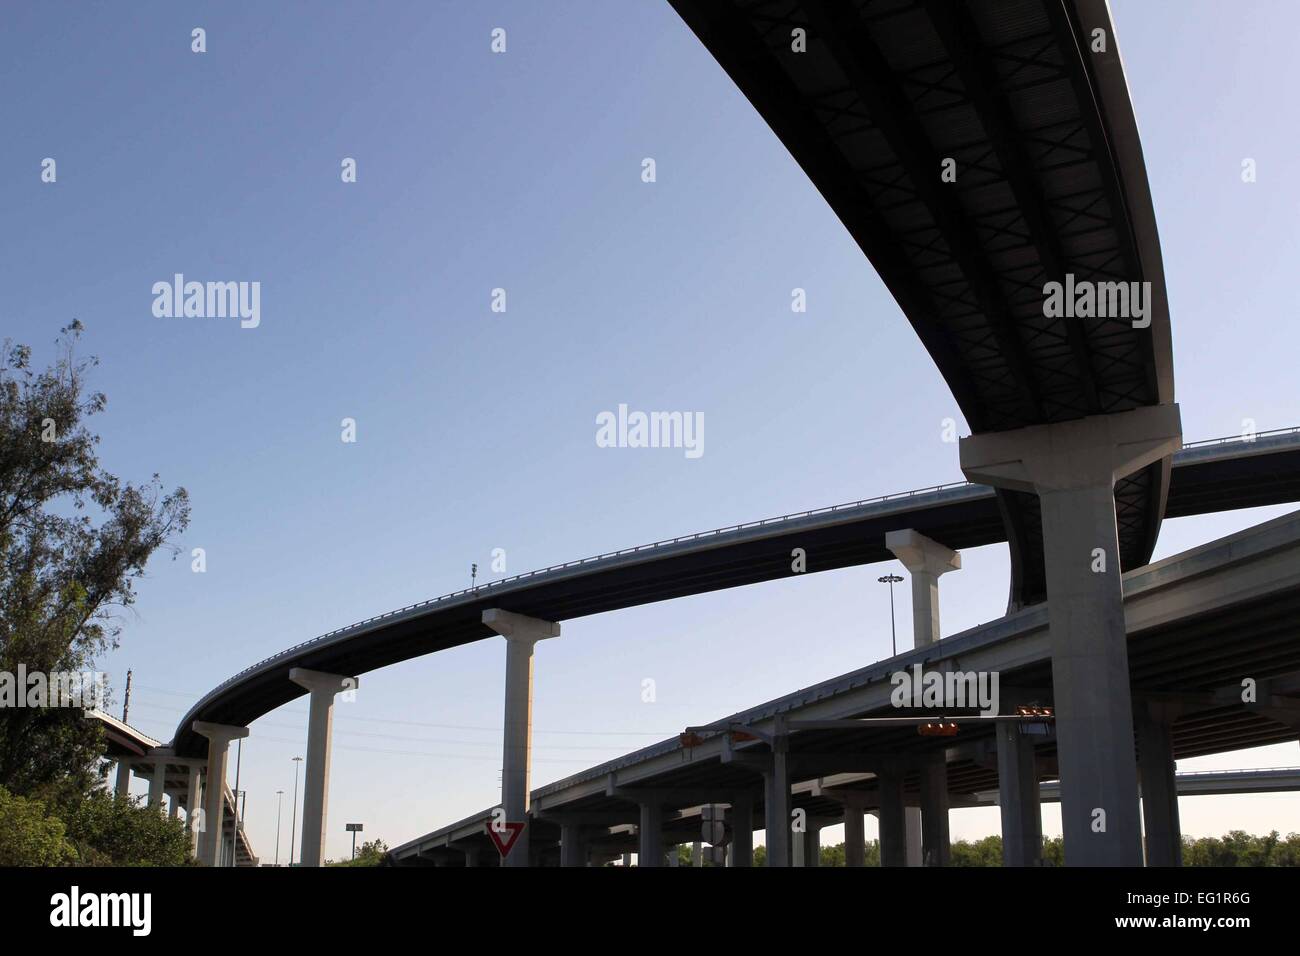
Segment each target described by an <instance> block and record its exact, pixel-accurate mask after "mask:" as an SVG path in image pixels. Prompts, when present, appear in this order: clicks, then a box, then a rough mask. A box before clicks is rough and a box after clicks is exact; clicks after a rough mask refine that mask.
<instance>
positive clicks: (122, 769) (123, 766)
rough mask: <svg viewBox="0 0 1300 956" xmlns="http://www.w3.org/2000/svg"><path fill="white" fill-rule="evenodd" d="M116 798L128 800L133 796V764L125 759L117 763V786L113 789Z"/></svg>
mask: <svg viewBox="0 0 1300 956" xmlns="http://www.w3.org/2000/svg"><path fill="white" fill-rule="evenodd" d="M113 793H114V795H115V796H118V797H121V798H122V799H124V800H125V799H126V798H127V797H129V796H130V795H131V762H130V761H129V760H126V759H123V760H119V761H118V762H117V785H116V786H114V787H113Z"/></svg>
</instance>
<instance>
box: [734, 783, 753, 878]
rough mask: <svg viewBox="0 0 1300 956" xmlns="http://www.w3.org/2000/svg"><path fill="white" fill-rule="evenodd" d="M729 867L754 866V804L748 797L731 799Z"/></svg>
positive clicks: (740, 796) (737, 796)
mask: <svg viewBox="0 0 1300 956" xmlns="http://www.w3.org/2000/svg"><path fill="white" fill-rule="evenodd" d="M730 854H731V857H730V859H731V865H732V866H753V865H754V803H753V801H752V799H751V798H750V797H749V796H748V795H743V796H742V795H736V796H734V797H732V799H731V847H730Z"/></svg>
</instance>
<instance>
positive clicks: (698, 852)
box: [691, 840, 704, 867]
mask: <svg viewBox="0 0 1300 956" xmlns="http://www.w3.org/2000/svg"><path fill="white" fill-rule="evenodd" d="M691 866H700V867H702V866H704V844H703V843H702V842H701V841H699V840H696V841H695V842H694V843H692V844H691Z"/></svg>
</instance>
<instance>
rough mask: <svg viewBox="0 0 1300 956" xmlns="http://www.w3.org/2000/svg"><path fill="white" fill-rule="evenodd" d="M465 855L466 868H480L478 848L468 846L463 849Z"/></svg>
mask: <svg viewBox="0 0 1300 956" xmlns="http://www.w3.org/2000/svg"><path fill="white" fill-rule="evenodd" d="M461 852H462V853H464V854H465V866H467V867H470V866H479V848H478V847H476V846H466V847H462V848H461Z"/></svg>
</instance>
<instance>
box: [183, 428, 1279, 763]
mask: <svg viewBox="0 0 1300 956" xmlns="http://www.w3.org/2000/svg"><path fill="white" fill-rule="evenodd" d="M1297 501H1300V428H1291V429H1283V430H1279V431H1276V432H1263V433H1260V434H1259V435H1257V436H1255V437H1254V439H1253V440H1242V439H1239V438H1235V439H1234V438H1229V439H1213V440H1210V441H1206V442H1198V443H1195V444H1192V445H1188V446H1187V447H1186V448H1185V449H1184V450H1183V451H1181V452H1179V453H1178V454H1176V455H1175V456H1174V466H1173V468H1172V469H1171V483H1170V495H1169V500H1168V506H1167V514H1168V516H1169V517H1187V516H1191V515H1198V514H1210V513H1215V512H1220V511H1227V510H1232V509H1234V508H1252V507H1259V506H1263V505H1271V504H1285V503H1289V502H1297ZM904 528H915V529H917V530H919V531H921V532H922V533H923V534H925V535H927V536H928V537H931V538H933V539H934V540H936V541H939V542H941V543H943V544H945V545H947V546H948V547H950V548H953V549H954V550H958V551H960V550H963V549H965V548H973V547H980V546H982V545H987V544H996V543H999V542H1002V541H1005V540H1006V532H1005V526H1004V525H1003V524H1002V522H1001V520H1000V518H999V510H998V503H997V497H996V494H995V493H994V491H993V489H991V488H988V487H987V486H983V485H978V484H974V483H971V482H956V483H953V484H950V485H940V486H936V487H933V488H929V489H921V490H918V491H910V492H904V493H902V494H896V495H886V496H884V497H882V498H876V499H870V500H867V501H860V502H850V503H847V504H841V505H834V506H831V507H827V508H819V509H815V510H813V511H806V512H799V513H796V514H791V515H783V516H780V517H776V518H766V519H763V520H760V521H751V522H747V523H746V524H743V525H737V526H734V527H730V528H720V529H717V530H713V531H705V532H701V533H698V534H692V535H683V536H681V537H678V538H673V539H669V540H665V541H659V542H655V543H653V544H647V545H641V546H638V547H633V548H625V549H623V550H621V551H616V552H611V553H609V554H603V555H598V556H596V557H591V558H583V559H581V560H577V561H570V562H567V563H565V564H561V565H556V566H553V567H550V568H544V569H542V570H539V571H530V572H528V573H526V574H519V575H515V576H513V577H509V578H505V579H503V580H501V581H494V582H490V583H487V584H482V585H480V586H478V587H476V588H469V589H465V590H461V591H455V592H452V593H451V594H446V595H443V596H442V597H439V598H435V599H433V600H431V601H425V602H422V603H420V604H415V605H411V606H410V607H406V608H401V609H399V610H396V611H390V612H388V613H386V614H382V615H379V616H377V617H373V618H369V619H367V620H365V621H361V622H358V623H357V624H353V625H350V626H349V627H344V628H339V629H338V630H336V631H331V632H329V633H328V634H325V635H322V636H321V637H318V638H315V639H313V640H310V641H306V642H304V643H301V644H298V645H295V646H294V647H291V648H289V649H288V650H286V651H283V652H281V653H279V654H276V655H274V656H273V657H269V658H267V659H266V660H264V661H261V662H259V663H257V664H255V665H253V666H252V667H249V668H247V669H246V670H244V671H242V672H240V673H239V674H237V675H235V676H234V677H232V678H230V679H229V680H227V681H225V682H223V683H222V684H220V685H219V686H217V687H216V688H215V689H214V690H212V691H210V692H209V693H208V694H206V695H205V696H204V697H203V698H202V699H200V700H199V701H198V703H196V704H195V705H194V707H192V708H191V709H190V711H189V712H188V713H187V714H186V715H185V716H184V717H183V718H182V720H181V722H180V724H179V725H178V726H177V729H176V735H175V737H173V740H172V746H173V747H174V748H175V750H176V753H177V754H178V755H181V756H191V757H199V756H202V755H203V754H204V753H205V752H206V746H207V744H206V741H205V740H204V739H203V738H202V737H200V736H199V735H197V734H196V733H195V732H194V731H193V729H192V725H193V722H194V721H196V720H203V721H211V722H214V723H222V724H236V725H241V726H243V725H247V724H249V723H251V722H252V721H254V720H256V719H257V718H258V717H261V716H263V715H265V714H267V713H269V712H270V711H272V710H274V709H275V708H276V707H279V706H281V705H282V704H285V703H288V702H289V701H292V700H294V699H296V698H298V697H301V696H302V695H304V694H305V693H306V690H305V689H304V688H303V687H301V686H300V685H298V684H295V683H294V682H293V681H291V680H290V679H289V672H290V670H292V669H293V668H295V667H303V668H310V669H312V670H318V671H326V672H330V673H338V674H364V673H366V672H367V671H370V670H375V669H377V668H379V667H385V666H388V665H390V664H395V663H399V662H401V661H404V660H409V659H411V658H414V657H420V656H423V655H425V654H429V653H433V652H436V651H440V650H446V649H448V648H451V647H457V646H459V645H462V644H467V643H470V642H471V641H477V640H483V639H486V638H490V637H495V636H496V633H495V632H494V631H493V630H492V629H491V628H489V627H488V626H487V625H485V624H483V623H482V613H483V611H485V610H487V609H489V608H494V607H504V608H507V609H509V610H512V611H515V612H517V613H520V614H526V615H529V616H531V617H537V618H541V619H545V620H553V621H565V620H570V619H573V618H578V617H585V616H587V615H590V614H599V613H603V612H605V611H612V610H619V609H622V608H626V607H634V606H637V605H640V604H650V603H653V602H656V601H664V600H670V599H672V598H677V597H684V596H686V595H691V594H700V593H704V592H708V591H715V590H721V589H725V588H731V587H741V586H744V585H748V584H757V583H760V582H763V581H771V580H776V579H778V578H785V577H789V576H790V575H791V573H792V572H791V570H790V551H791V549H792V548H794V547H796V546H797V547H802V548H804V549H805V550H806V551H807V553H808V555H809V563H808V573H815V572H818V571H830V570H835V569H839V568H845V567H853V566H857V565H865V564H872V563H878V562H882V561H892V560H894V559H895V558H894V555H893V553H892V552H891V551H889V550H888V549H887V548H886V547H885V535H886V534H887V533H888V532H890V531H893V530H899V529H904Z"/></svg>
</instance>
